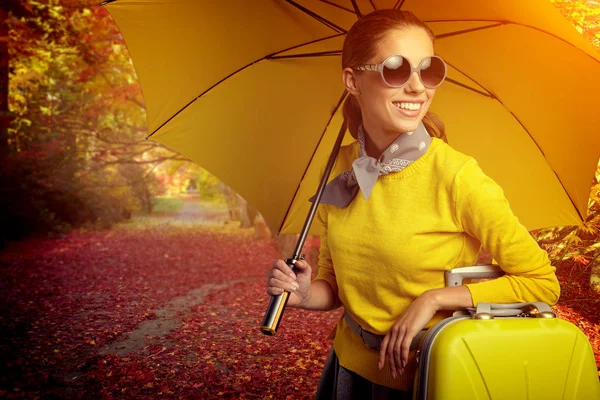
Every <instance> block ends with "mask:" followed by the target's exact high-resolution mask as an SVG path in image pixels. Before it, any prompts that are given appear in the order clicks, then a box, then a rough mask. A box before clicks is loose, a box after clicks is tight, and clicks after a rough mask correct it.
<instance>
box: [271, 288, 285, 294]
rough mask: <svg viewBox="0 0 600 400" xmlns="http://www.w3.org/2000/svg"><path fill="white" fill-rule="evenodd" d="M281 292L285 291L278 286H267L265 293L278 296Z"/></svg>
mask: <svg viewBox="0 0 600 400" xmlns="http://www.w3.org/2000/svg"><path fill="white" fill-rule="evenodd" d="M283 292H285V290H283V289H282V288H278V287H268V288H267V294H268V295H269V296H279V295H280V294H283Z"/></svg>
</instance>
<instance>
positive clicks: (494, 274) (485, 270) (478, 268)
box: [445, 264, 504, 287]
mask: <svg viewBox="0 0 600 400" xmlns="http://www.w3.org/2000/svg"><path fill="white" fill-rule="evenodd" d="M445 275H446V286H447V287H452V286H460V285H462V282H463V280H464V279H484V278H499V277H501V276H502V275H504V271H502V269H501V268H500V267H499V266H498V265H494V264H486V265H472V266H470V267H460V268H452V269H451V270H449V271H446V273H445Z"/></svg>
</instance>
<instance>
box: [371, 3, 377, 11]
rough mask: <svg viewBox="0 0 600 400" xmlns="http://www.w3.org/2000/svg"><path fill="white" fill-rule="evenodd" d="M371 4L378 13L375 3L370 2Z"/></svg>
mask: <svg viewBox="0 0 600 400" xmlns="http://www.w3.org/2000/svg"><path fill="white" fill-rule="evenodd" d="M369 3H371V5H372V6H373V10H375V11H377V6H376V5H375V2H373V0H369Z"/></svg>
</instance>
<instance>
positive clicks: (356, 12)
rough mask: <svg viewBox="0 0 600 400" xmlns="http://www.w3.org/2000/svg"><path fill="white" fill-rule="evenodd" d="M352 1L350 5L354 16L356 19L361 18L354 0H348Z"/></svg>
mask: <svg viewBox="0 0 600 400" xmlns="http://www.w3.org/2000/svg"><path fill="white" fill-rule="evenodd" d="M350 1H351V2H352V7H353V8H354V13H355V14H356V17H357V18H358V19H361V18H362V14H361V12H360V9H359V8H358V4H356V0H350Z"/></svg>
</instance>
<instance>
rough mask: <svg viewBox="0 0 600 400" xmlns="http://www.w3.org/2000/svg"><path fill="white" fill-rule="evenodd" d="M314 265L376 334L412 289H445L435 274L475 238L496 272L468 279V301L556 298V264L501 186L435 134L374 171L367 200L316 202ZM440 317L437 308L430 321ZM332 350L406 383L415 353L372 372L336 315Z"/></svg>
mask: <svg viewBox="0 0 600 400" xmlns="http://www.w3.org/2000/svg"><path fill="white" fill-rule="evenodd" d="M357 155H358V143H356V142H354V143H352V144H350V145H348V146H345V147H343V148H342V149H341V150H340V154H339V156H338V161H337V164H336V168H335V169H334V171H333V173H332V177H333V176H336V175H337V174H339V173H340V172H341V171H344V170H347V169H349V168H351V163H352V161H353V160H354V159H356V157H357ZM316 223H321V224H324V232H325V233H324V234H323V235H322V236H321V252H320V256H319V271H318V274H317V277H316V279H322V280H325V281H327V282H328V283H329V285H331V287H332V288H333V289H334V291H335V292H336V293H337V295H338V297H339V299H340V301H341V303H342V305H343V306H344V308H345V310H346V312H349V313H350V315H351V316H352V317H353V318H354V320H355V321H356V322H358V323H359V324H360V325H362V326H363V328H365V329H367V330H369V331H371V332H373V333H377V334H381V335H384V334H386V333H387V331H388V330H389V328H390V327H391V325H392V324H393V323H394V322H395V321H396V320H397V319H398V317H399V316H400V315H401V314H402V312H403V311H404V310H405V309H406V308H407V307H408V306H409V305H410V304H411V302H412V301H413V300H414V299H415V298H417V297H418V296H419V295H420V294H421V293H423V292H424V291H426V290H428V289H432V288H441V287H444V271H446V270H449V269H452V268H456V267H460V266H467V265H473V264H474V263H475V261H476V259H477V254H478V251H479V248H480V246H482V245H483V247H484V248H485V249H487V250H488V251H489V252H490V253H491V254H492V256H493V257H494V259H495V260H496V261H497V262H498V263H499V264H500V266H501V267H502V269H503V270H504V271H505V272H506V275H505V276H504V277H502V278H499V279H495V280H491V281H487V282H483V283H476V284H469V285H467V286H468V288H469V290H470V292H471V295H472V297H473V302H474V303H475V304H477V303H478V302H493V303H514V302H526V301H544V302H547V303H550V304H555V303H556V301H557V300H558V296H559V293H560V288H559V284H558V281H557V279H556V276H555V274H554V272H555V268H554V267H552V266H551V265H550V262H549V259H548V256H547V254H546V252H545V251H543V250H542V249H540V247H539V246H538V244H537V243H536V242H535V240H534V239H533V238H532V237H531V236H530V234H529V232H528V231H527V229H526V228H525V227H524V226H523V225H521V224H520V223H519V221H518V219H517V218H516V217H515V216H514V214H513V213H512V211H511V209H510V206H509V204H508V202H507V201H506V199H505V197H504V194H503V192H502V189H501V188H500V187H499V186H498V185H497V184H496V183H495V182H494V181H492V180H491V179H490V178H489V177H487V176H486V175H485V174H484V173H483V172H482V171H481V169H480V168H479V166H478V165H477V162H476V161H475V160H474V159H473V158H471V157H468V156H466V155H464V154H461V153H459V152H457V151H455V150H453V149H452V148H451V147H450V146H449V145H447V144H446V143H444V142H443V141H441V140H439V139H436V138H434V139H433V142H432V143H431V145H430V147H429V149H428V150H427V152H426V153H425V154H424V155H423V156H422V157H421V158H419V159H418V160H417V161H415V162H414V163H413V164H411V165H409V166H408V167H406V168H405V169H403V170H402V171H400V172H395V173H391V174H389V175H385V176H380V177H379V178H378V179H377V183H376V184H375V187H374V188H373V192H372V194H371V196H370V198H369V199H368V200H364V198H363V196H362V193H361V192H359V193H358V194H357V195H356V197H355V198H354V200H353V201H352V203H351V204H350V205H349V206H348V207H347V208H339V207H335V206H332V205H326V204H323V205H321V206H319V212H318V214H317V219H316ZM448 315H449V312H443V313H439V314H438V315H436V316H435V317H434V319H433V320H432V321H431V322H430V323H429V324H428V325H427V327H430V326H432V325H434V324H435V323H436V322H438V321H439V320H441V319H442V318H445V317H446V316H448ZM333 346H334V349H335V351H336V354H337V356H338V358H339V360H340V364H341V365H342V366H343V367H345V368H347V369H349V370H351V371H354V372H356V373H358V374H359V375H361V376H363V377H365V378H367V379H368V380H370V381H372V382H375V383H378V384H380V385H384V386H388V387H392V388H395V389H403V390H411V389H412V385H413V378H414V372H415V362H414V357H411V361H410V362H409V365H408V366H407V368H406V373H405V374H404V375H401V376H399V377H398V378H397V379H393V378H392V376H391V373H390V372H389V368H388V363H387V362H386V366H385V367H384V368H383V369H382V370H381V371H379V370H378V368H377V358H378V355H379V353H378V351H375V350H372V349H370V348H368V347H366V346H365V345H364V344H363V343H362V341H361V339H360V338H359V337H358V336H357V335H356V334H354V333H353V332H352V331H351V330H350V329H349V328H348V327H347V325H346V323H345V321H344V319H343V318H342V319H341V320H340V321H339V323H338V325H337V327H336V332H335V338H334V342H333Z"/></svg>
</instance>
